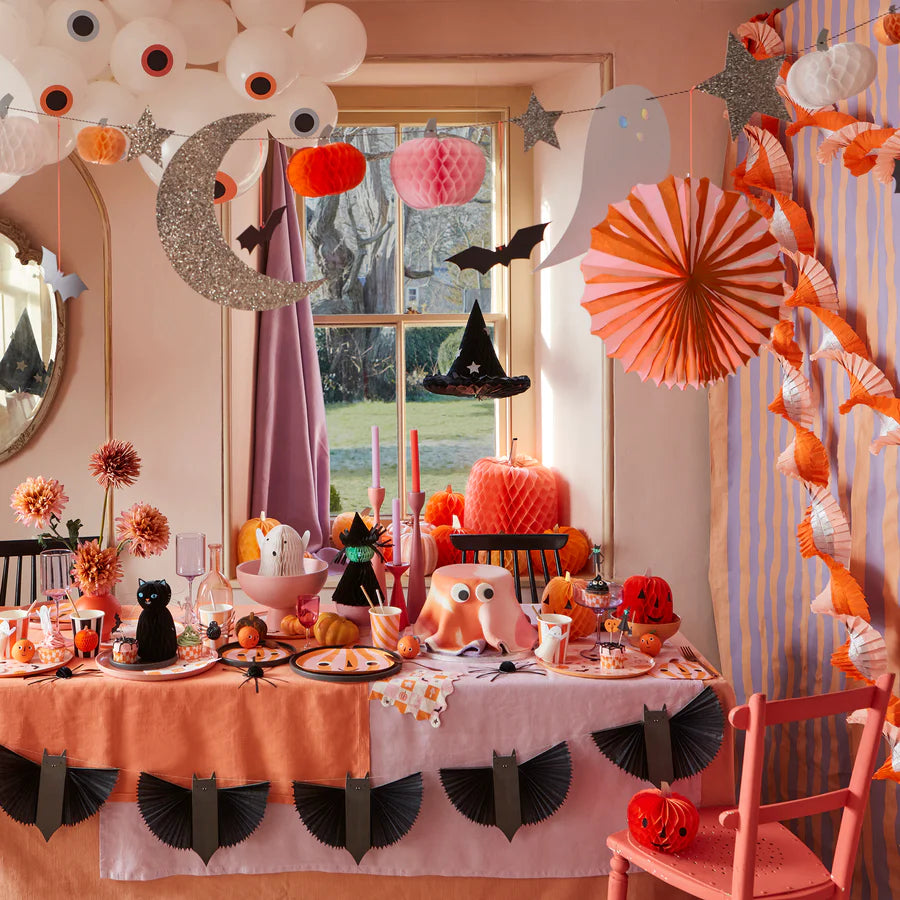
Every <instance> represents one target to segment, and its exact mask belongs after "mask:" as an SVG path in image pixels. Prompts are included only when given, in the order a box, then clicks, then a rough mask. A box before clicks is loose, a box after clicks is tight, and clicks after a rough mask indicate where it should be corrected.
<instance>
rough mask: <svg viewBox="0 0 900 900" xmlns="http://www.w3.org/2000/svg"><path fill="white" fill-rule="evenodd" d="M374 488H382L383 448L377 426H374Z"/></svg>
mask: <svg viewBox="0 0 900 900" xmlns="http://www.w3.org/2000/svg"><path fill="white" fill-rule="evenodd" d="M372 487H374V488H377V487H381V447H380V445H379V443H378V426H377V425H373V426H372Z"/></svg>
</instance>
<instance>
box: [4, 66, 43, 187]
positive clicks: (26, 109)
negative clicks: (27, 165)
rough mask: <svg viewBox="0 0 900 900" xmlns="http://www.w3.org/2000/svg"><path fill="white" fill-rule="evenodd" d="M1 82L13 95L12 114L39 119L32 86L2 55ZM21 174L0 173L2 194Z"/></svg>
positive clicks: (33, 119)
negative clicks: (13, 108)
mask: <svg viewBox="0 0 900 900" xmlns="http://www.w3.org/2000/svg"><path fill="white" fill-rule="evenodd" d="M0 84H2V85H3V90H4V92H6V93H9V94H12V95H13V103H12V105H13V106H14V107H16V111H15V112H11V113H10V115H16V116H25V118H27V119H31V120H32V121H33V122H36V121H37V120H38V116H37V115H36V114H35V113H34V112H33V110H35V109H36V108H37V107H36V106H35V105H34V97H32V95H31V88H30V87H29V86H28V82H27V81H26V80H25V76H24V75H22V73H21V72H20V71H19V70H18V69H17V68H16V67H15V66H14V65H13V64H12V63H11V62H10V61H9V60H8V59H5V58H4V57H2V56H0ZM19 177H20V176H19V175H0V194H2V193H4V192H6V191H8V190H9V189H10V188H11V187H12V186H13V185H14V184H15V183H16V182H17V181H18V180H19Z"/></svg>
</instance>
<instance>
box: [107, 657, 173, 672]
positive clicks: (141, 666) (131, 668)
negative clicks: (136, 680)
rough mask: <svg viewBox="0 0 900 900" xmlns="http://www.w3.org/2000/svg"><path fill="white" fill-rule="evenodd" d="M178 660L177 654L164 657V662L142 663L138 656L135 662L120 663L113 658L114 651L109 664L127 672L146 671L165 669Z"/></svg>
mask: <svg viewBox="0 0 900 900" xmlns="http://www.w3.org/2000/svg"><path fill="white" fill-rule="evenodd" d="M177 662H178V655H177V654H176V655H175V656H173V657H172V658H171V659H164V660H163V661H162V662H155V663H142V662H141V659H140V657H138V661H137V662H135V663H120V662H116V661H115V660H114V659H113V658H112V653H110V654H109V664H110V665H111V666H113V667H114V668H116V669H125V671H126V672H145V671H146V670H147V669H165V668H166V666H174V665H175V663H177Z"/></svg>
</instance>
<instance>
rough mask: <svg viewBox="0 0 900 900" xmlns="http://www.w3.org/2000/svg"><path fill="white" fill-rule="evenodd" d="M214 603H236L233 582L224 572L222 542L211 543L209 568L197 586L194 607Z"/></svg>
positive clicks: (196, 608) (197, 607) (198, 607)
mask: <svg viewBox="0 0 900 900" xmlns="http://www.w3.org/2000/svg"><path fill="white" fill-rule="evenodd" d="M214 592H215V593H214ZM214 603H231V604H233V603H234V592H233V591H232V589H231V582H229V580H228V579H227V578H226V577H225V575H224V574H223V572H222V545H221V544H210V545H209V569H208V570H207V572H206V575H205V576H204V578H203V581H201V582H200V586H199V587H198V588H197V600H196V603H195V605H194V609H195V610H198V611H199V609H200V607H201V606H211V605H213V604H214ZM198 615H199V612H198Z"/></svg>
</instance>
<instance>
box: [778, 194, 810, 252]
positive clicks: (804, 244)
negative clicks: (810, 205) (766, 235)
mask: <svg viewBox="0 0 900 900" xmlns="http://www.w3.org/2000/svg"><path fill="white" fill-rule="evenodd" d="M772 199H773V200H774V208H773V210H772V218H771V219H770V220H769V231H771V232H772V235H773V236H774V237H775V239H776V240H777V241H778V243H779V244H781V246H782V248H783V249H785V250H788V251H797V250H800V251H802V252H803V253H814V252H815V249H816V237H815V235H814V234H813V230H812V225H810V224H809V216H808V215H807V214H806V210H805V209H804V208H803V207H802V206H801V205H800V204H799V203H797V202H796V201H795V200H792V199H791V198H790V197H789V196H788V195H787V194H782V193H781V192H780V191H775V192H774V193H773V194H772Z"/></svg>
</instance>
